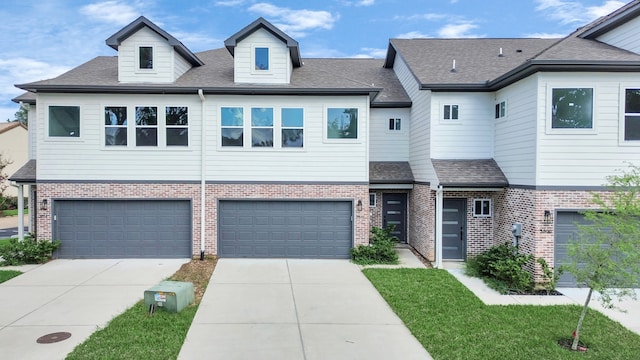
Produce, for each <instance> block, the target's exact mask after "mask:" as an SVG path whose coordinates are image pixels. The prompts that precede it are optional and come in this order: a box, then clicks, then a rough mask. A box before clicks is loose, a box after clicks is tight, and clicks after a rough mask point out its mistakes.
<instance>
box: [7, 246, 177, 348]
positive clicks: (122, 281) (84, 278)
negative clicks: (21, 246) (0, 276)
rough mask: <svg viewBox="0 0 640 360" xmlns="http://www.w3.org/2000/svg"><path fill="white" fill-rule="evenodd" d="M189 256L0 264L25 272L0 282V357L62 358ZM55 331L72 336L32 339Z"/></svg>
mask: <svg viewBox="0 0 640 360" xmlns="http://www.w3.org/2000/svg"><path fill="white" fill-rule="evenodd" d="M188 261H189V259H170V260H159V259H153V260H147V259H143V260H141V259H130V260H54V261H50V262H48V263H46V264H43V265H26V266H21V267H0V269H2V270H9V269H18V270H20V271H23V272H25V273H24V274H22V275H20V276H18V277H15V278H13V279H11V280H9V281H6V282H4V283H2V284H0V305H1V306H0V349H1V350H0V358H2V359H3V360H12V359H20V360H30V359H64V358H65V357H66V356H67V354H68V353H69V352H71V351H72V350H73V348H75V346H76V345H78V344H80V343H81V342H83V341H84V340H85V339H86V338H87V337H89V335H91V334H92V333H93V332H94V331H96V330H97V329H99V328H100V327H104V326H105V325H106V324H107V322H109V321H110V320H111V319H112V318H113V317H115V316H117V315H119V314H120V313H122V312H124V311H125V310H126V309H128V308H129V307H131V306H132V305H133V304H135V303H136V302H137V301H138V300H140V299H142V297H143V295H144V291H145V290H147V289H148V288H150V287H151V286H153V285H156V284H157V283H158V282H160V281H162V280H164V279H166V278H167V277H168V276H170V275H172V274H173V273H175V272H176V271H177V270H178V269H179V268H180V266H181V265H182V264H183V263H185V262H188ZM56 332H69V333H71V337H70V338H69V339H67V340H64V341H61V342H57V343H51V344H39V343H37V342H36V340H37V339H38V338H39V337H41V336H43V335H46V334H50V333H56Z"/></svg>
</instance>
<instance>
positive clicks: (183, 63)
mask: <svg viewBox="0 0 640 360" xmlns="http://www.w3.org/2000/svg"><path fill="white" fill-rule="evenodd" d="M173 64H174V65H173V79H174V81H175V80H177V79H178V78H179V77H180V76H182V75H184V73H186V72H187V71H189V69H191V63H189V62H188V61H187V60H185V58H183V57H182V56H180V54H178V53H177V52H176V51H174V52H173Z"/></svg>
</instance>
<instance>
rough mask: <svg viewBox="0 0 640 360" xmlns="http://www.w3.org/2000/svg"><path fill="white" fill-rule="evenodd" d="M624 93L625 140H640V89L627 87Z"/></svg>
mask: <svg viewBox="0 0 640 360" xmlns="http://www.w3.org/2000/svg"><path fill="white" fill-rule="evenodd" d="M624 95H625V96H624V140H625V141H636V140H640V89H626V90H625V94H624Z"/></svg>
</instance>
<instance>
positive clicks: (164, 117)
mask: <svg viewBox="0 0 640 360" xmlns="http://www.w3.org/2000/svg"><path fill="white" fill-rule="evenodd" d="M168 107H184V108H187V126H183V125H179V126H168V125H167V108H168ZM158 123H159V122H158ZM161 127H162V128H163V132H164V136H163V137H162V141H163V142H164V147H165V148H167V149H171V150H173V149H176V150H177V149H187V148H190V147H191V108H190V107H189V106H188V105H173V104H167V105H164V106H163V107H162V126H161ZM185 127H186V128H187V146H184V145H167V129H182V128H185ZM158 147H160V142H159V141H158Z"/></svg>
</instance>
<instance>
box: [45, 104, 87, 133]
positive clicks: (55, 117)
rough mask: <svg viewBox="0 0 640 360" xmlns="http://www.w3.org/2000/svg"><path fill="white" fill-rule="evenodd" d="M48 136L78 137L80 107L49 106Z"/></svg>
mask: <svg viewBox="0 0 640 360" xmlns="http://www.w3.org/2000/svg"><path fill="white" fill-rule="evenodd" d="M49 136H60V137H79V136H80V107H79V106H49Z"/></svg>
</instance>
